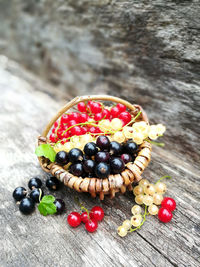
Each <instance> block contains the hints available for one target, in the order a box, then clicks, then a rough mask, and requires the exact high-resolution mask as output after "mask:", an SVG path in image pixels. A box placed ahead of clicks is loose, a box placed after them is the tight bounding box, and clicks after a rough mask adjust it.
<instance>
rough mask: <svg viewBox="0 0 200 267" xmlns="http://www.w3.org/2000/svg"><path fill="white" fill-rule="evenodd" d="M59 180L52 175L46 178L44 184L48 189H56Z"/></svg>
mask: <svg viewBox="0 0 200 267" xmlns="http://www.w3.org/2000/svg"><path fill="white" fill-rule="evenodd" d="M59 185H60V182H59V180H58V179H57V178H56V177H54V176H52V177H50V178H48V179H47V180H46V186H47V187H48V188H49V189H50V190H57V189H58V188H59Z"/></svg>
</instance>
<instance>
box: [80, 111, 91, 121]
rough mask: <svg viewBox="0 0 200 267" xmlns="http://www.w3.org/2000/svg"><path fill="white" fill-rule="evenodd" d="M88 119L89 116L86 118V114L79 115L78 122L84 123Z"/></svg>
mask: <svg viewBox="0 0 200 267" xmlns="http://www.w3.org/2000/svg"><path fill="white" fill-rule="evenodd" d="M88 119H89V116H88V114H86V113H81V114H80V117H79V122H81V123H82V122H86V121H88Z"/></svg>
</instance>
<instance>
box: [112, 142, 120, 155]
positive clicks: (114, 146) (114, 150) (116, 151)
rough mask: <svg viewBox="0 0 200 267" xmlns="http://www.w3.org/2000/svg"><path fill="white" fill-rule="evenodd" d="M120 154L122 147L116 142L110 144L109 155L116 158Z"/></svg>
mask: <svg viewBox="0 0 200 267" xmlns="http://www.w3.org/2000/svg"><path fill="white" fill-rule="evenodd" d="M121 152H122V145H121V144H120V143H118V142H116V141H112V142H111V143H110V154H111V155H114V156H117V155H119V154H120V153H121Z"/></svg>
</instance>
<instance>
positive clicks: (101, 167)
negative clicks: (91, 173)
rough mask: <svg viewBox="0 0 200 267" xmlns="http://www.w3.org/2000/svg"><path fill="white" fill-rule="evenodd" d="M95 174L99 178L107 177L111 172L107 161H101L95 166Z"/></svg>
mask: <svg viewBox="0 0 200 267" xmlns="http://www.w3.org/2000/svg"><path fill="white" fill-rule="evenodd" d="M95 174H96V176H97V177H98V178H102V179H103V178H107V177H108V176H109V174H110V166H109V165H108V164H107V163H105V162H100V163H98V164H97V165H96V167H95Z"/></svg>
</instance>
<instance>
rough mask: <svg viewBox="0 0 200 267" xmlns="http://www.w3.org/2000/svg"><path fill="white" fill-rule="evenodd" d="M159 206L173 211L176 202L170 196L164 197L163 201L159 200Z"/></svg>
mask: <svg viewBox="0 0 200 267" xmlns="http://www.w3.org/2000/svg"><path fill="white" fill-rule="evenodd" d="M161 206H162V207H163V208H166V209H168V210H169V211H174V210H175V208H176V202H175V200H174V199H173V198H171V197H165V198H164V199H163V201H162V202H161Z"/></svg>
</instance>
